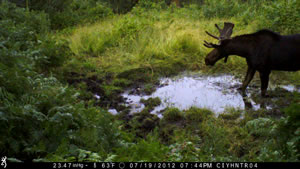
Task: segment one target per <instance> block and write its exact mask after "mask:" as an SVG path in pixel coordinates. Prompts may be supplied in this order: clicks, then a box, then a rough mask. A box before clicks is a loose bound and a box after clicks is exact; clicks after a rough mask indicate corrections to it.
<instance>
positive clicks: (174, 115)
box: [163, 108, 184, 122]
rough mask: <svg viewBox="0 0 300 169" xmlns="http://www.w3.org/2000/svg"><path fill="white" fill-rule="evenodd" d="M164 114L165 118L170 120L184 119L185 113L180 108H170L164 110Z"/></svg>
mask: <svg viewBox="0 0 300 169" xmlns="http://www.w3.org/2000/svg"><path fill="white" fill-rule="evenodd" d="M163 115H164V117H163V120H165V121H169V122H176V121H180V120H184V115H183V113H182V112H181V111H180V110H179V109H178V108H168V109H166V110H165V111H164V112H163Z"/></svg>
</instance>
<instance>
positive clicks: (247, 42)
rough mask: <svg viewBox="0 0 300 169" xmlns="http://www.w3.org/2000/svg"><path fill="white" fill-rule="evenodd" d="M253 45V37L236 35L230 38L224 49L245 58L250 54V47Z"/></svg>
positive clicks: (230, 53)
mask: <svg viewBox="0 0 300 169" xmlns="http://www.w3.org/2000/svg"><path fill="white" fill-rule="evenodd" d="M254 45H255V42H254V41H253V39H249V38H247V37H243V36H237V37H234V38H233V39H231V40H230V42H229V43H228V44H227V46H226V48H225V50H226V52H227V53H228V54H229V55H238V56H241V57H245V58H247V57H248V56H249V55H251V49H252V48H253V46H254Z"/></svg>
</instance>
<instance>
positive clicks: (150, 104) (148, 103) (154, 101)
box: [140, 97, 161, 111]
mask: <svg viewBox="0 0 300 169" xmlns="http://www.w3.org/2000/svg"><path fill="white" fill-rule="evenodd" d="M140 102H141V103H143V104H145V107H147V108H148V110H149V111H152V110H153V109H154V108H155V107H156V106H159V105H160V104H161V100H160V98H159V97H155V98H152V97H150V98H149V99H147V100H145V99H143V98H142V99H141V101H140Z"/></svg>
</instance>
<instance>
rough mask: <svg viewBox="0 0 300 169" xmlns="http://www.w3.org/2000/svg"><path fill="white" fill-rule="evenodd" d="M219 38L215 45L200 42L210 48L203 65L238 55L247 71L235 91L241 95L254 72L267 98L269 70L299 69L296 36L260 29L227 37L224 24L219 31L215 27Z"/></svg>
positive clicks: (299, 50)
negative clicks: (243, 60)
mask: <svg viewBox="0 0 300 169" xmlns="http://www.w3.org/2000/svg"><path fill="white" fill-rule="evenodd" d="M215 26H216V28H217V29H218V30H219V33H220V36H219V37H217V36H214V35H212V34H210V33H209V32H207V31H206V33H207V34H208V35H209V36H211V37H213V38H215V39H217V40H219V43H218V44H213V43H208V42H207V41H204V46H205V47H208V48H214V49H213V50H212V51H211V52H210V53H208V54H207V56H206V58H205V64H206V65H212V66H213V65H214V64H215V63H216V62H217V61H218V60H220V59H222V58H225V59H224V62H225V63H226V62H227V59H228V56H229V55H238V56H241V57H243V58H245V59H246V61H247V65H248V70H247V74H246V77H245V79H244V81H243V84H242V86H241V87H240V88H239V90H241V92H242V94H243V95H245V90H246V88H247V86H248V84H249V83H250V81H251V80H252V79H253V76H254V74H255V72H256V71H258V72H259V75H260V81H261V95H262V97H267V96H268V95H267V93H266V92H267V88H268V83H269V75H270V73H271V70H281V71H297V70H300V34H295V35H286V36H283V35H280V34H278V33H275V32H273V31H271V30H267V29H263V30H260V31H258V32H255V33H252V34H244V35H240V36H235V37H233V38H231V34H232V30H233V27H234V24H233V23H229V22H225V23H224V27H223V29H220V28H219V26H218V25H217V24H215Z"/></svg>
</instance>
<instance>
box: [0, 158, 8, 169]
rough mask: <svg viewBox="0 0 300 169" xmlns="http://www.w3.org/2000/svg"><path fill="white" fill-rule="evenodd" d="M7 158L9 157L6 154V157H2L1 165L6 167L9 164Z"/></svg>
mask: <svg viewBox="0 0 300 169" xmlns="http://www.w3.org/2000/svg"><path fill="white" fill-rule="evenodd" d="M6 159H7V157H6V156H4V157H2V158H1V166H3V167H4V168H6V166H7V164H6Z"/></svg>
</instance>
